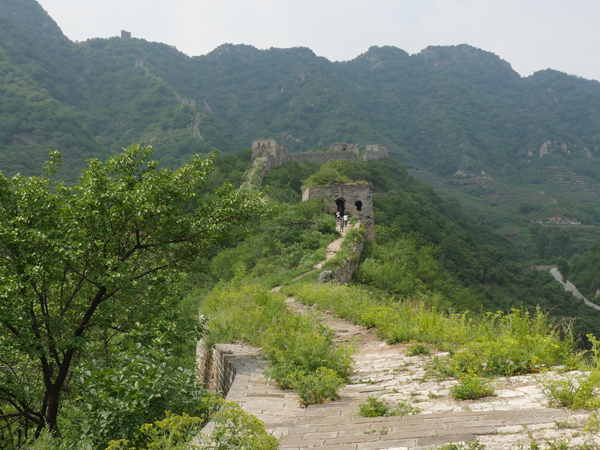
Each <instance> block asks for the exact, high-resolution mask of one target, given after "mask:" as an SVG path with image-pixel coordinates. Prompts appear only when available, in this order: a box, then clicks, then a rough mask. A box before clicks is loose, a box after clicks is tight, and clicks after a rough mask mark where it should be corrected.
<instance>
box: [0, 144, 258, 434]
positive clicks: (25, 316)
mask: <svg viewBox="0 0 600 450" xmlns="http://www.w3.org/2000/svg"><path fill="white" fill-rule="evenodd" d="M152 151H153V150H152V148H151V147H146V148H144V147H142V146H140V145H134V146H131V147H129V148H127V149H125V150H124V151H123V152H122V153H120V154H118V155H116V156H114V157H112V158H110V159H108V160H107V161H106V162H105V163H102V162H101V161H99V160H97V159H93V160H90V161H89V163H88V168H87V170H86V171H85V172H84V174H83V175H82V176H81V178H80V179H79V182H78V184H77V185H75V186H74V187H72V188H71V187H67V186H66V185H65V184H63V183H57V184H56V185H52V182H51V179H50V176H51V175H53V174H54V173H55V172H56V170H57V166H58V165H59V164H60V153H58V152H52V153H51V157H52V161H51V162H50V163H49V164H48V165H47V166H46V171H47V175H46V176H34V177H20V176H14V177H12V178H7V177H5V176H4V175H2V174H0V259H1V263H0V361H1V362H0V366H2V369H1V370H0V404H1V405H10V406H9V408H10V410H6V411H3V414H5V415H6V414H8V415H10V416H11V417H14V418H17V419H22V420H23V421H25V422H26V423H30V424H31V423H33V424H35V435H36V436H38V435H39V433H40V432H41V431H42V429H43V428H44V427H47V428H49V430H50V431H51V432H52V433H54V434H57V433H58V427H57V417H58V414H59V409H60V404H61V395H63V393H64V391H65V388H66V387H67V386H68V384H69V380H70V378H71V374H72V369H73V368H74V367H76V366H77V363H78V361H79V360H81V358H82V357H83V355H85V353H86V352H87V351H89V349H90V348H94V346H95V345H96V346H97V341H98V339H100V336H101V335H102V331H103V330H104V331H106V330H109V329H110V330H112V331H114V332H115V333H118V332H119V331H120V330H122V329H123V328H124V327H126V326H127V325H128V324H129V325H131V324H132V323H133V322H141V323H144V322H148V321H151V320H153V313H152V311H153V310H154V309H155V308H156V307H157V305H160V303H161V299H163V298H165V296H167V294H168V293H169V291H170V290H171V289H172V286H175V285H177V283H178V281H179V273H180V272H179V270H178V267H179V264H180V263H182V262H184V261H186V260H188V259H190V258H191V257H193V256H194V255H196V254H198V253H202V252H203V251H204V250H206V249H207V248H208V247H209V246H210V245H212V244H214V243H215V242H221V241H224V240H225V239H226V238H228V237H229V236H231V234H232V233H237V234H244V233H245V232H246V231H248V229H249V219H250V218H252V217H253V216H254V215H256V214H260V213H261V211H263V210H264V206H263V203H262V201H261V194H260V193H258V192H247V191H238V190H235V189H233V188H232V187H231V186H230V185H223V186H222V187H221V188H219V189H217V190H216V191H215V192H214V193H211V194H205V195H203V194H202V193H201V190H202V187H203V186H204V184H205V181H206V179H207V176H208V174H209V173H210V171H211V166H212V159H213V158H212V157H209V158H207V159H203V158H202V157H201V156H199V155H195V156H194V157H193V158H192V159H191V162H190V163H188V164H184V165H183V166H182V167H181V168H179V169H177V170H175V171H172V170H170V169H167V168H161V167H159V166H158V162H157V161H153V160H152V159H151V155H152Z"/></svg>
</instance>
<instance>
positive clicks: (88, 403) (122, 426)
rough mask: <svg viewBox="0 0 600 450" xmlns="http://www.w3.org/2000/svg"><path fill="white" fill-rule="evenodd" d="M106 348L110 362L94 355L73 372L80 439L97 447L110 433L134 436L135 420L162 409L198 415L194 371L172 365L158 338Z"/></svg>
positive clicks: (113, 436) (152, 416) (199, 395)
mask: <svg viewBox="0 0 600 450" xmlns="http://www.w3.org/2000/svg"><path fill="white" fill-rule="evenodd" d="M119 347H121V348H119ZM111 350H112V351H111V353H110V354H111V355H112V354H114V355H115V356H114V357H113V361H111V363H110V364H106V361H98V360H94V361H91V364H90V367H89V368H87V369H84V370H82V371H81V373H80V374H79V377H80V380H79V383H78V384H77V385H76V392H77V394H76V401H77V402H78V407H79V408H80V410H81V414H80V415H79V416H80V419H79V424H78V426H79V427H80V436H81V438H82V439H83V440H86V441H90V442H94V443H95V444H96V445H97V446H98V447H100V448H102V447H103V446H105V445H106V444H107V443H108V441H109V440H113V439H116V438H126V439H128V440H129V441H131V442H136V441H137V440H138V437H139V427H140V425H142V424H144V423H147V422H151V421H153V420H156V419H157V418H161V417H163V416H164V414H165V411H171V412H174V413H175V414H181V413H189V414H193V415H194V416H197V415H202V414H201V411H200V406H201V402H202V399H203V392H202V390H201V389H200V387H199V386H197V382H196V376H195V374H194V372H192V371H190V370H184V369H182V368H181V367H173V366H172V365H171V364H170V359H172V356H171V355H169V352H168V351H166V350H165V349H163V348H161V346H160V342H155V343H154V345H147V344H144V345H142V344H141V343H137V344H132V343H128V342H127V341H124V342H121V344H120V345H119V346H118V347H117V349H115V348H113V349H111ZM204 419H205V418H204ZM204 419H200V418H199V419H198V420H199V421H202V420H204Z"/></svg>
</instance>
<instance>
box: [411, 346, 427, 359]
mask: <svg viewBox="0 0 600 450" xmlns="http://www.w3.org/2000/svg"><path fill="white" fill-rule="evenodd" d="M429 353H430V352H429V347H427V346H426V345H424V344H414V345H411V346H410V348H409V349H408V356H417V355H429Z"/></svg>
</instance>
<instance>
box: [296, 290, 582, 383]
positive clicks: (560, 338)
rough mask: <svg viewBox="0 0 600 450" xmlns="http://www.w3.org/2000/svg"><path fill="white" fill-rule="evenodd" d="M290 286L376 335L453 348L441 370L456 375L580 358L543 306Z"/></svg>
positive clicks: (531, 368) (532, 368)
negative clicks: (487, 306)
mask: <svg viewBox="0 0 600 450" xmlns="http://www.w3.org/2000/svg"><path fill="white" fill-rule="evenodd" d="M285 289H286V292H287V293H288V294H289V295H294V296H295V298H296V299H297V300H299V301H301V302H302V303H304V304H306V305H311V306H312V305H316V306H317V307H318V308H319V309H324V310H329V311H332V312H334V313H335V314H336V315H338V316H339V317H343V318H345V319H348V320H351V321H352V322H354V323H357V324H361V325H364V326H365V327H367V328H376V333H377V335H378V336H379V337H380V338H381V339H385V340H387V341H388V342H389V343H392V344H393V343H399V342H411V341H418V342H426V343H430V344H434V345H436V346H437V347H438V348H439V349H442V350H447V351H449V352H450V357H449V358H448V359H447V360H446V361H445V362H444V363H443V364H441V365H440V367H439V368H440V370H442V371H443V372H445V373H447V374H448V375H452V376H454V375H458V374H461V373H471V374H480V375H505V376H507V375H514V374H522V373H530V372H537V371H540V370H542V369H543V368H546V367H549V366H552V365H556V364H567V365H573V364H576V363H578V362H579V361H580V359H579V357H580V355H578V354H577V353H576V352H575V350H574V343H573V337H572V334H571V333H570V330H569V327H563V326H557V325H554V324H552V323H551V322H550V321H549V320H548V317H547V315H546V314H543V313H542V312H540V311H539V310H537V311H536V312H535V313H533V314H530V313H529V312H527V311H524V310H522V309H513V310H512V311H511V312H510V313H508V314H503V313H496V314H491V313H488V314H485V315H481V316H474V315H469V314H468V313H465V314H443V313H441V312H440V311H439V310H438V308H437V306H436V305H437V304H439V303H440V302H441V298H437V297H436V295H435V294H431V295H423V296H422V298H420V297H419V298H418V299H415V300H413V301H403V302H398V301H394V300H391V299H379V298H376V297H375V295H373V294H371V293H369V292H367V291H364V290H361V289H358V288H356V287H352V288H350V287H346V286H337V285H329V284H324V285H308V284H296V285H292V286H290V287H286V288H285ZM427 305H430V306H427Z"/></svg>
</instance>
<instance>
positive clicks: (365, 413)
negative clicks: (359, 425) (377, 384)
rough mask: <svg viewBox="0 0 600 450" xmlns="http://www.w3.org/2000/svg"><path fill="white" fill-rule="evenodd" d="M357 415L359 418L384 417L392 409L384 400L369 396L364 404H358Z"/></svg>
mask: <svg viewBox="0 0 600 450" xmlns="http://www.w3.org/2000/svg"><path fill="white" fill-rule="evenodd" d="M358 408H359V410H358V415H359V416H361V417H386V416H389V415H390V412H391V410H392V408H391V407H390V405H388V403H387V402H386V401H385V400H382V399H379V398H377V397H373V396H372V395H369V396H368V397H367V401H366V402H365V403H359V405H358Z"/></svg>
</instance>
